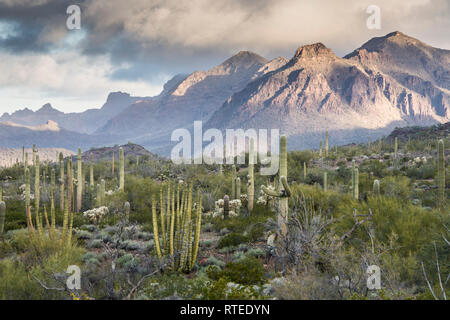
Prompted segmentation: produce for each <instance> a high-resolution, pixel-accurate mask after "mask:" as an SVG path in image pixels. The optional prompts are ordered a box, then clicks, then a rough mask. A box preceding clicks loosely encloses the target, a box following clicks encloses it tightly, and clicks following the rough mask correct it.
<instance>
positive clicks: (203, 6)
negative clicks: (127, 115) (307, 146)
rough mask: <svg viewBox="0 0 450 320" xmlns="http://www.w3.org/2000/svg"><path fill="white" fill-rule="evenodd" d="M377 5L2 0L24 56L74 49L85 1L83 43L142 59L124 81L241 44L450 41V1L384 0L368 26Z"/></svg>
mask: <svg viewBox="0 0 450 320" xmlns="http://www.w3.org/2000/svg"><path fill="white" fill-rule="evenodd" d="M372 2H373V1H371V0H361V1H354V0H342V1H335V0H317V1H309V0H308V1H299V0H247V1H243V0H214V1H210V0H189V1H183V0H150V1H149V0H127V1H124V0H81V1H70V0H0V23H1V22H13V23H15V28H16V31H17V32H16V33H14V35H12V36H8V37H6V38H5V37H3V38H2V37H0V45H1V49H3V50H9V51H12V52H15V53H20V52H28V51H41V52H42V51H46V50H49V49H51V48H55V47H58V46H64V44H63V40H64V38H65V36H66V35H67V32H68V31H67V29H66V18H67V15H66V9H67V7H68V6H69V5H72V4H78V5H80V7H81V11H82V13H81V23H82V29H83V30H84V31H85V38H84V39H83V40H82V41H80V42H79V43H78V44H77V46H78V47H77V49H79V50H80V52H82V53H83V54H84V55H89V56H95V55H102V54H107V55H109V56H110V58H111V61H112V62H113V63H116V64H119V63H123V62H125V63H131V64H134V66H130V67H127V68H125V69H122V70H120V71H117V72H115V73H114V74H113V77H118V78H123V77H124V78H130V77H132V76H133V72H135V73H136V74H137V75H138V76H141V75H142V74H143V73H144V71H143V70H145V72H150V70H153V72H159V71H161V70H163V71H165V72H166V73H175V72H187V71H190V70H193V69H202V68H203V69H204V68H205V67H209V66H211V65H212V64H215V63H217V62H219V61H222V60H223V59H225V58H226V57H227V56H229V55H231V54H233V53H235V52H238V51H240V50H252V51H255V52H258V53H260V54H262V55H264V56H266V57H267V58H271V57H274V56H276V55H279V54H283V55H286V56H288V57H289V56H291V55H292V54H293V52H294V51H295V49H296V48H297V47H298V46H300V45H303V44H307V43H313V42H318V41H321V42H323V43H325V45H327V46H329V47H331V48H332V49H333V50H334V51H335V52H336V53H337V54H339V55H344V54H346V53H348V52H350V51H351V50H353V49H355V48H356V47H359V46H360V45H361V44H362V43H364V42H365V41H367V40H368V39H369V38H371V37H374V36H379V35H384V34H387V33H389V32H391V31H393V30H400V31H403V32H404V33H406V34H409V35H411V36H415V37H417V38H419V39H421V40H423V41H425V42H427V40H428V39H430V41H432V44H433V45H435V46H441V47H446V48H448V47H450V40H449V39H448V35H447V34H448V30H449V29H450V22H449V21H450V18H449V16H450V13H449V11H450V6H449V2H448V0H429V1H428V0H400V1H396V2H395V3H393V2H392V1H390V0H378V1H377V5H379V6H380V8H381V13H382V29H381V30H369V29H367V28H366V23H365V21H366V19H367V17H368V14H367V13H366V8H367V6H368V5H370V4H372ZM144 65H146V66H147V67H146V68H143V67H142V66H144ZM144 75H145V74H144ZM147 77H149V76H148V75H147ZM150 77H151V76H150Z"/></svg>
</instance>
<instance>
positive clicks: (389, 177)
mask: <svg viewBox="0 0 450 320" xmlns="http://www.w3.org/2000/svg"><path fill="white" fill-rule="evenodd" d="M330 139H331V140H330V141H332V137H330ZM440 139H442V141H438V140H436V139H434V137H432V136H426V135H425V136H424V135H420V136H419V137H417V138H414V137H411V139H405V138H403V137H402V136H401V135H400V136H397V139H395V138H393V137H384V138H381V139H380V140H379V141H373V142H372V143H370V144H358V145H356V144H352V145H347V146H329V147H328V148H326V146H327V145H328V144H327V143H326V141H327V139H324V141H325V143H324V144H322V150H321V149H320V146H318V148H317V149H315V150H303V151H291V152H288V151H287V148H286V145H287V141H286V138H284V137H282V138H281V141H280V150H279V154H280V170H279V172H278V173H277V174H275V175H274V176H262V175H261V174H260V169H261V168H260V164H254V165H252V166H250V165H249V161H248V160H249V158H251V157H252V156H254V154H253V155H252V151H253V152H254V150H252V149H251V148H250V149H249V151H250V153H247V154H246V156H245V157H246V163H245V164H239V165H220V166H219V165H206V164H204V165H196V166H190V165H174V164H173V163H172V162H171V161H169V160H167V159H164V158H161V157H158V156H155V155H151V156H148V155H147V156H140V157H139V158H138V157H136V156H135V155H134V154H132V153H127V152H123V154H122V152H120V146H117V147H115V148H114V150H116V152H114V160H113V158H112V157H113V152H111V148H102V149H92V150H89V151H87V152H85V153H82V152H81V150H80V153H79V154H77V155H76V156H74V157H63V156H62V155H61V156H60V157H59V159H58V161H55V162H50V161H44V162H39V158H38V156H39V153H38V152H36V153H35V154H34V157H32V156H31V155H30V157H29V159H30V161H28V163H25V161H22V162H20V161H19V162H17V163H15V164H14V165H12V166H10V167H7V168H1V169H0V184H1V185H0V190H1V196H0V231H1V232H0V279H1V280H2V281H0V299H74V298H77V299H180V298H184V299H228V300H230V299H444V298H445V297H448V296H449V283H448V275H449V272H450V265H449V261H450V257H449V252H450V251H449V250H448V248H449V243H448V240H449V239H450V234H449V228H450V221H449V209H448V198H449V192H448V186H449V182H450V181H449V179H450V178H449V176H450V175H449V172H448V171H449V170H448V151H447V149H446V146H448V143H449V139H448V137H440ZM122 148H123V150H130V148H126V146H122ZM31 159H34V161H31ZM12 163H13V162H12ZM3 208H4V210H3ZM3 212H4V214H3ZM71 265H76V266H79V267H80V269H81V271H82V274H83V276H82V279H81V289H76V290H69V289H67V287H66V286H65V281H66V279H67V277H68V276H69V274H68V273H66V270H67V268H68V266H71ZM371 265H377V266H378V267H379V268H380V270H381V284H382V288H381V290H369V289H368V288H367V285H366V280H367V267H368V266H371ZM437 265H438V266H439V268H437Z"/></svg>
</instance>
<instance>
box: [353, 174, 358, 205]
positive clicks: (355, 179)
mask: <svg viewBox="0 0 450 320" xmlns="http://www.w3.org/2000/svg"><path fill="white" fill-rule="evenodd" d="M353 199H355V200H358V199H359V169H358V168H355V169H354V173H353Z"/></svg>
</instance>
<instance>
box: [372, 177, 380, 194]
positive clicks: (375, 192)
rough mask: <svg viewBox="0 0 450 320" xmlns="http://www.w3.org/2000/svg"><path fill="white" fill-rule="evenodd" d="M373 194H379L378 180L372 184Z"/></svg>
mask: <svg viewBox="0 0 450 320" xmlns="http://www.w3.org/2000/svg"><path fill="white" fill-rule="evenodd" d="M373 193H374V194H376V195H379V194H380V180H375V181H374V182H373Z"/></svg>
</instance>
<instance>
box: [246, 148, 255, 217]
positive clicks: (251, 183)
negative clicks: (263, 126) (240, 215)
mask: <svg viewBox="0 0 450 320" xmlns="http://www.w3.org/2000/svg"><path fill="white" fill-rule="evenodd" d="M254 162H255V141H254V140H253V139H250V152H249V154H248V191H247V196H248V202H247V209H248V212H249V213H250V212H251V211H252V210H253V202H254V200H255V177H254V174H255V165H254Z"/></svg>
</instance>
